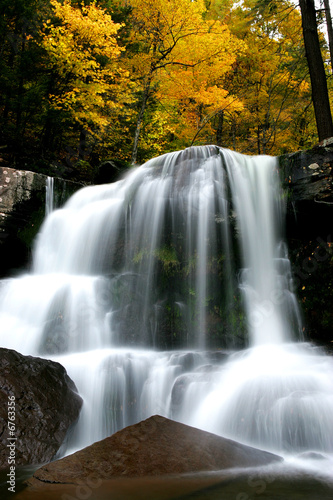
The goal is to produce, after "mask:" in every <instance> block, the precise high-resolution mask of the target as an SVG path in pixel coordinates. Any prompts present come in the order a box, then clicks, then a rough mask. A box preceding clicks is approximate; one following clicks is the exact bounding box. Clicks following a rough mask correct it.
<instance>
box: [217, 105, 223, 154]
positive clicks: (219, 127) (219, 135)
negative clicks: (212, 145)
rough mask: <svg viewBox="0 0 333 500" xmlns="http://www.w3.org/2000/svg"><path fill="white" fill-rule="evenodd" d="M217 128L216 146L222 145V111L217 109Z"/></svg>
mask: <svg viewBox="0 0 333 500" xmlns="http://www.w3.org/2000/svg"><path fill="white" fill-rule="evenodd" d="M217 120H218V121H217V129H216V146H222V132H223V121H224V112H223V111H219V112H218V113H217Z"/></svg>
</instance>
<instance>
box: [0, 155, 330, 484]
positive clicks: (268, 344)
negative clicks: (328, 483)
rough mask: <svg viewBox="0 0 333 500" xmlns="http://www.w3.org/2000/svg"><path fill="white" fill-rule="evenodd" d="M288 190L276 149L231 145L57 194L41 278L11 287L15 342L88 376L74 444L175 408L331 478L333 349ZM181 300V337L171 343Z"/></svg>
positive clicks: (37, 255) (188, 419) (2, 317)
mask: <svg viewBox="0 0 333 500" xmlns="http://www.w3.org/2000/svg"><path fill="white" fill-rule="evenodd" d="M50 190H51V184H50V183H49V184H48V193H50ZM282 199H283V196H282V192H281V188H280V185H279V179H278V172H277V163H276V159H274V158H272V157H268V156H258V157H247V156H243V155H240V154H238V153H234V152H231V151H229V150H224V149H221V148H217V147H216V146H204V147H193V148H189V149H186V150H184V151H179V152H175V153H170V154H167V155H163V156H161V157H158V158H156V159H153V160H150V161H148V162H147V163H146V164H144V165H143V166H141V167H138V168H135V169H132V170H130V171H129V172H128V174H127V175H126V176H125V177H124V178H123V179H121V180H119V181H118V182H115V183H113V184H108V185H101V186H92V187H86V188H83V189H82V190H80V191H78V192H77V193H76V194H74V195H73V196H72V197H71V198H70V199H69V201H68V202H67V203H66V205H65V206H64V207H63V208H61V209H58V210H52V208H53V207H52V199H51V198H50V196H48V198H47V212H48V215H47V217H46V219H45V222H44V224H43V226H42V228H41V231H40V233H39V235H38V237H37V240H36V244H35V249H34V256H33V263H32V270H31V272H29V273H27V274H25V275H22V276H21V277H19V278H15V279H7V280H3V281H2V282H1V289H0V293H1V297H0V298H1V300H0V304H1V305H0V308H1V310H0V343H1V345H2V346H3V347H8V348H12V349H16V350H17V351H19V352H22V353H23V354H31V355H36V356H42V357H46V358H48V359H54V360H56V361H59V362H60V363H62V364H63V365H64V366H65V367H66V369H67V371H68V373H69V375H70V377H71V378H72V379H73V380H74V381H75V383H76V385H77V388H78V391H79V393H80V395H81V396H82V397H83V399H84V406H83V409H82V412H81V416H80V419H79V422H78V424H77V425H76V427H75V429H74V432H73V433H72V435H71V436H70V438H69V441H68V442H67V443H66V446H64V448H63V449H62V453H70V452H72V451H73V450H77V449H80V448H82V447H84V446H87V445H89V444H91V443H93V442H95V441H97V440H100V439H102V438H104V437H106V436H108V435H110V434H112V433H114V432H116V431H117V430H119V429H121V428H123V427H125V426H127V425H130V424H133V423H136V422H139V421H140V420H142V419H144V418H147V417H149V416H151V415H154V414H160V415H163V416H166V417H169V418H173V419H175V420H178V421H181V422H184V423H185V424H189V425H192V426H195V427H198V428H200V429H204V430H207V431H210V432H214V433H216V434H220V435H222V436H225V437H228V438H232V439H234V440H237V441H239V442H242V443H245V444H249V445H252V446H255V447H258V448H261V449H266V450H269V451H273V452H276V453H278V454H281V455H283V456H284V457H285V458H286V460H287V462H288V463H290V465H291V466H297V467H306V468H307V470H309V471H311V473H313V474H319V475H324V476H325V477H327V480H330V479H329V478H330V477H331V476H332V470H333V468H332V465H333V433H332V415H333V367H332V358H331V357H329V356H326V355H325V354H324V353H323V352H321V351H320V349H318V348H317V347H315V346H312V345H310V344H307V343H304V342H302V336H301V331H302V322H301V317H300V312H299V310H298V306H297V301H296V298H295V295H294V294H293V290H292V274H291V267H290V262H289V259H288V253H287V247H286V244H285V242H284V241H283V223H284V212H283V210H284V205H283V202H282ZM214 266H215V267H214ZM216 266H217V267H216ZM221 269H222V270H221ZM161 270H162V271H163V272H164V275H163V276H164V277H163V279H162V278H161V274H160V272H161ZM171 271H172V272H171ZM177 272H178V273H179V274H180V273H181V274H182V284H181V285H177V286H173V285H171V284H170V286H169V287H168V282H167V283H165V282H164V281H165V277H168V273H169V274H170V275H171V274H172V275H173V276H174V275H175V274H177ZM170 279H171V278H170ZM163 280H164V281H163ZM170 283H171V281H170ZM238 295H239V297H240V301H241V306H239V304H238V305H237V308H236V309H235V304H234V301H235V297H238ZM214 300H215V302H214ZM222 303H223V306H222V305H219V304H222ZM212 304H213V305H212ZM239 307H240V309H239ZM217 308H218V309H219V311H220V315H219V317H220V322H221V323H223V324H222V326H221V328H220V334H219V335H220V337H219V338H218V339H217V340H216V339H215V340H214V341H212V338H211V336H210V329H211V325H212V320H211V316H212V314H211V311H213V310H217ZM170 310H172V311H173V314H175V315H176V316H177V325H178V333H177V334H174V335H169V336H167V338H164V337H163V335H164V334H165V331H167V330H168V328H167V327H165V324H166V319H167V318H169V316H170ZM175 311H176V312H175ZM221 311H222V312H221ZM168 314H169V316H168ZM235 315H236V316H235ZM235 318H236V320H235ZM241 318H242V319H241ZM215 322H216V321H215ZM241 323H242V325H243V328H244V325H245V329H246V334H247V340H246V341H245V345H246V348H245V349H235V347H237V345H238V344H237V341H236V342H235V338H236V339H237V334H236V333H237V331H238V329H241ZM167 324H168V323H167ZM172 325H173V327H174V326H175V322H174V323H172ZM224 330H225V331H224ZM161 332H162V333H161ZM169 333H170V332H169ZM171 333H172V332H171ZM177 335H178V337H177V340H176V341H175V340H174V337H176V336H177ZM219 347H223V349H218V348H219ZM318 457H319V458H318ZM284 467H285V466H284Z"/></svg>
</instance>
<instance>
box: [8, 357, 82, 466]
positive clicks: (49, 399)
mask: <svg viewBox="0 0 333 500" xmlns="http://www.w3.org/2000/svg"><path fill="white" fill-rule="evenodd" d="M81 406H82V399H81V397H80V396H79V395H78V394H77V390H76V387H75V384H74V382H73V381H72V380H71V379H70V378H69V376H68V375H67V372H66V370H65V368H64V367H63V366H61V365H60V364H59V363H55V362H53V361H49V360H45V359H41V358H34V357H32V356H23V355H22V354H19V353H18V352H16V351H13V350H10V349H0V468H8V467H9V465H11V464H13V465H15V466H19V465H28V464H39V463H45V462H48V461H50V460H51V459H52V458H53V457H54V456H55V454H56V453H57V451H58V450H59V448H60V446H61V444H62V443H63V441H64V439H65V438H66V434H67V432H68V430H69V429H70V427H71V426H72V425H73V424H74V423H75V422H76V420H77V419H78V416H79V413H80V409H81ZM8 445H10V446H11V448H10V446H8ZM11 459H14V460H15V462H10V463H9V462H8V460H11Z"/></svg>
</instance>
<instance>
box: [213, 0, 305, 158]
mask: <svg viewBox="0 0 333 500" xmlns="http://www.w3.org/2000/svg"><path fill="white" fill-rule="evenodd" d="M273 3H274V5H273ZM219 4H220V2H219V1H218V0H217V1H215V2H214V8H215V12H219V11H218V9H217V8H218V5H219ZM221 4H222V6H223V8H224V9H225V5H224V2H221ZM225 16H226V22H227V23H228V25H229V26H230V29H231V30H232V32H233V34H234V35H235V36H236V35H237V36H238V37H239V38H241V39H242V40H243V41H244V42H246V47H247V48H246V50H245V52H244V54H243V55H241V56H240V57H239V58H238V60H237V63H236V64H235V65H234V67H233V70H232V71H231V72H229V73H228V74H227V75H226V80H225V83H224V86H225V88H227V89H228V90H229V91H230V93H232V94H234V95H236V96H238V98H239V99H240V100H242V102H243V106H244V107H243V110H242V111H237V110H236V111H235V112H229V110H228V109H226V110H225V112H224V113H223V116H222V117H221V116H218V115H217V116H216V117H215V128H216V131H217V132H218V131H219V134H220V137H221V139H220V140H221V144H222V145H225V146H228V147H232V148H233V149H237V150H239V151H241V152H244V153H246V152H248V153H256V154H261V153H264V154H280V153H281V152H285V151H286V150H290V149H295V148H296V149H297V148H298V147H300V146H301V145H302V141H303V138H306V139H305V140H306V141H308V140H309V138H310V139H311V136H312V130H311V114H310V112H309V104H310V93H309V82H308V79H307V67H306V60H305V57H304V52H303V43H302V36H301V33H300V30H301V18H300V15H299V12H298V11H297V10H296V9H295V6H294V5H293V4H292V2H288V1H279V2H271V3H269V4H267V3H266V2H265V1H258V0H244V2H243V3H242V5H241V6H240V5H235V6H232V7H231V8H230V10H229V11H228V12H227V13H225ZM303 145H304V143H303Z"/></svg>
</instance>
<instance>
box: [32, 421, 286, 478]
mask: <svg viewBox="0 0 333 500" xmlns="http://www.w3.org/2000/svg"><path fill="white" fill-rule="evenodd" d="M281 460H282V459H281V457H278V456H277V455H273V454H272V453H268V452H265V451H261V450H257V449H255V448H251V447H249V446H245V445H242V444H240V443H237V442H235V441H231V440H229V439H225V438H223V437H220V436H216V435H215V434H211V433H208V432H204V431H201V430H199V429H195V428H193V427H189V426H187V425H184V424H181V423H178V422H175V421H173V420H169V419H167V418H164V417H161V416H157V415H156V416H153V417H150V418H148V419H147V420H144V421H142V422H140V423H138V424H136V425H131V426H129V427H126V428H125V429H123V430H121V431H119V432H117V433H116V434H113V435H112V436H110V437H108V438H106V439H103V440H102V441H99V442H97V443H94V444H93V445H91V446H88V447H87V448H85V449H83V450H80V451H78V452H76V453H74V454H73V455H70V456H68V457H65V458H62V459H60V460H57V461H55V462H51V463H49V464H47V465H45V466H44V467H41V468H40V469H38V470H37V471H36V472H35V474H34V476H33V478H31V479H30V480H29V481H28V484H29V485H30V486H38V483H39V484H42V483H44V484H45V482H46V483H53V484H55V483H58V484H59V483H60V484H80V483H82V481H85V480H87V478H89V479H90V480H93V479H94V478H99V479H103V480H104V479H111V478H113V477H119V476H120V477H143V476H157V475H166V474H184V473H190V472H198V471H213V470H221V469H228V468H233V467H254V466H258V465H264V464H265V465H266V464H268V463H270V462H274V461H276V462H278V461H281Z"/></svg>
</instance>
